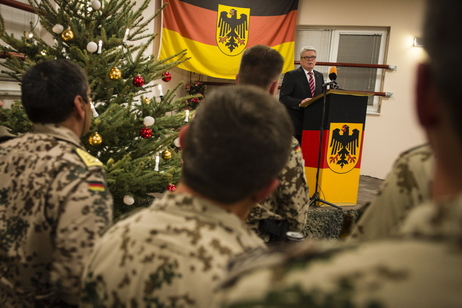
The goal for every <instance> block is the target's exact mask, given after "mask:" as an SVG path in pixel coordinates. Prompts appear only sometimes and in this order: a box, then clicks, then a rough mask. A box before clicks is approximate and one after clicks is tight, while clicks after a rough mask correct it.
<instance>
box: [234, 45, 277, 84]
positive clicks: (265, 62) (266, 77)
mask: <svg viewBox="0 0 462 308" xmlns="http://www.w3.org/2000/svg"><path fill="white" fill-rule="evenodd" d="M283 66H284V58H283V57H282V56H281V54H280V53H279V52H278V51H277V50H275V49H272V48H270V47H268V46H265V45H255V46H252V47H250V48H249V49H247V50H246V51H244V54H243V55H242V58H241V64H240V66H239V83H240V84H249V85H254V86H257V87H260V88H263V89H267V88H268V87H269V86H270V85H271V83H273V82H274V81H275V80H278V79H279V76H280V75H281V72H282V68H283Z"/></svg>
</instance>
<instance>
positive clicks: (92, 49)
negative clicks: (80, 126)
mask: <svg viewBox="0 0 462 308" xmlns="http://www.w3.org/2000/svg"><path fill="white" fill-rule="evenodd" d="M149 2H150V0H145V1H144V2H143V3H141V4H138V5H137V3H136V1H130V0H108V1H103V2H100V1H99V0H92V1H91V2H89V1H83V0H71V1H64V0H55V1H54V3H56V5H55V4H54V3H51V2H50V1H48V0H41V1H39V0H29V3H30V5H31V6H32V7H33V8H34V10H35V12H36V14H38V16H39V20H40V27H42V28H43V29H46V30H47V32H49V33H50V34H51V36H52V39H49V40H48V42H47V41H46V39H44V38H43V35H42V37H41V36H40V35H39V34H38V31H37V26H36V25H32V24H31V25H30V32H28V33H24V36H23V37H20V38H16V37H14V35H12V34H8V33H7V31H6V29H5V26H4V22H3V17H1V16H0V27H1V28H0V39H1V40H2V41H3V42H4V43H5V44H4V45H2V46H1V47H0V51H1V52H2V53H3V54H5V55H7V57H6V60H5V61H4V62H3V63H2V65H3V66H4V68H6V69H5V70H3V72H5V73H7V74H8V75H10V76H11V77H13V78H15V79H16V80H17V81H18V82H21V79H22V75H23V74H24V73H25V71H26V70H27V68H28V67H30V66H31V65H34V64H35V63H38V62H42V61H45V60H49V59H58V58H66V59H70V60H72V61H74V62H75V63H77V64H79V65H80V66H81V67H82V68H83V69H84V70H85V71H86V72H87V74H88V78H89V82H90V88H91V89H92V94H93V96H92V101H93V104H94V106H95V108H94V109H93V113H94V118H93V125H92V128H91V131H90V132H89V134H88V135H86V136H84V137H83V138H82V142H83V143H84V145H85V147H86V148H87V150H88V151H89V152H90V154H92V155H93V156H96V157H97V158H99V159H100V160H101V161H102V162H103V164H104V165H105V168H106V171H107V179H108V185H109V189H110V191H111V193H112V195H113V197H114V213H115V218H116V219H117V218H118V217H120V215H121V214H123V213H126V212H129V211H131V210H133V209H134V208H136V207H141V206H146V205H149V204H150V202H151V201H152V199H153V198H154V197H153V193H163V192H165V191H166V190H174V189H175V184H176V183H177V181H178V180H179V175H180V167H181V161H180V154H179V153H178V148H177V147H176V146H175V144H176V142H175V141H176V138H177V135H178V130H179V128H180V127H181V126H182V125H184V123H185V121H188V120H189V116H190V115H189V110H187V108H186V109H185V107H186V103H187V102H188V100H190V99H191V98H192V97H191V96H186V97H182V98H176V94H175V92H176V90H177V89H178V88H179V87H180V86H181V85H182V84H181V83H180V84H178V85H177V86H176V87H174V88H173V89H171V90H169V91H166V93H165V95H164V94H163V93H162V91H159V89H158V87H157V82H156V81H159V80H160V79H163V80H164V81H169V80H170V78H171V75H170V73H169V70H170V69H171V68H173V67H175V66H176V65H178V64H179V63H181V62H182V61H185V60H187V58H186V51H184V50H183V51H180V52H179V53H178V54H175V55H172V56H171V57H169V58H167V59H160V60H159V59H154V58H153V57H152V56H150V55H147V48H148V47H150V46H151V47H152V42H153V40H154V39H155V37H156V34H155V33H148V29H147V28H148V25H149V24H150V23H151V22H152V21H153V20H154V18H155V17H156V16H157V15H158V14H159V12H160V11H159V12H157V13H155V14H153V15H152V16H150V17H146V16H144V14H143V12H144V11H145V10H146V8H147V7H148V5H149ZM161 9H162V8H161ZM50 42H51V43H50ZM155 89H157V90H158V91H157V95H156V96H152V95H151V94H152V93H153V92H154V91H153V90H155ZM191 112H192V111H191ZM191 115H192V114H191ZM0 125H4V126H7V127H8V128H10V129H11V130H12V132H13V133H24V132H26V131H29V130H30V129H31V127H32V126H31V123H29V122H28V120H27V117H26V115H25V113H24V111H23V109H22V107H21V104H20V102H16V103H15V104H13V106H12V107H11V108H9V109H4V108H0Z"/></svg>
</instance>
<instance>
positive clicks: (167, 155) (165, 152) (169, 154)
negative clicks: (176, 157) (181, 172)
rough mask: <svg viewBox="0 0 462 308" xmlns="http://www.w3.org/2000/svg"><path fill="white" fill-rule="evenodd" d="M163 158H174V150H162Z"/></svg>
mask: <svg viewBox="0 0 462 308" xmlns="http://www.w3.org/2000/svg"><path fill="white" fill-rule="evenodd" d="M162 158H163V159H165V160H169V159H171V158H172V152H170V151H169V150H164V151H163V152H162Z"/></svg>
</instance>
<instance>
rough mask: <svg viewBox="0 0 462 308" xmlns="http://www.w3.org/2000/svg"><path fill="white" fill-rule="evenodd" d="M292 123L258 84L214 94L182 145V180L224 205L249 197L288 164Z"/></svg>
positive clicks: (197, 115)
mask: <svg viewBox="0 0 462 308" xmlns="http://www.w3.org/2000/svg"><path fill="white" fill-rule="evenodd" d="M291 138H292V123H291V121H290V118H289V116H288V115H287V112H286V110H285V108H284V106H283V105H282V104H280V103H279V102H278V101H277V99H276V98H274V97H272V96H271V95H270V94H269V93H268V92H266V91H264V90H263V89H260V88H257V87H255V86H249V85H237V86H234V85H233V86H226V87H222V89H217V90H215V91H212V92H211V93H210V94H208V95H207V97H206V98H205V100H204V102H203V103H202V104H201V106H200V107H199V109H198V110H197V112H196V115H195V117H194V119H193V120H192V121H191V123H190V127H189V129H188V131H187V132H186V136H185V140H184V144H183V147H182V157H183V162H184V163H183V169H182V179H181V180H182V182H184V183H185V184H186V185H188V186H189V187H191V188H192V189H194V190H195V191H196V192H198V193H200V194H202V195H203V196H206V197H208V198H210V199H212V200H215V201H217V202H220V203H222V204H231V203H235V202H237V201H240V200H243V199H245V198H246V197H249V196H250V195H251V194H252V193H254V192H256V191H258V190H259V189H261V188H263V187H264V186H265V185H267V184H269V183H270V180H271V179H273V178H276V177H277V175H278V173H279V172H280V171H281V170H282V168H283V167H284V165H285V164H286V163H287V160H288V155H289V151H290V149H291V148H290V143H291Z"/></svg>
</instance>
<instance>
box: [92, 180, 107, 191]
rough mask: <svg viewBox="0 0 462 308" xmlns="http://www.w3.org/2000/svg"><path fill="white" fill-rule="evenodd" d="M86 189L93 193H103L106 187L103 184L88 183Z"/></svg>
mask: <svg viewBox="0 0 462 308" xmlns="http://www.w3.org/2000/svg"><path fill="white" fill-rule="evenodd" d="M88 189H89V190H93V191H105V190H106V187H105V186H104V184H103V182H99V181H91V182H88Z"/></svg>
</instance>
